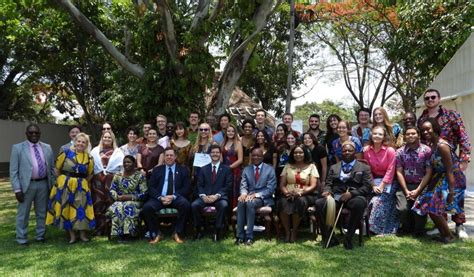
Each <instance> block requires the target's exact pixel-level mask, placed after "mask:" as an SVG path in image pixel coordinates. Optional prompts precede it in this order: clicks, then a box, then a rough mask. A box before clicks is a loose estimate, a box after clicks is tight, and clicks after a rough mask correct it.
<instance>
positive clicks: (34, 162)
mask: <svg viewBox="0 0 474 277" xmlns="http://www.w3.org/2000/svg"><path fill="white" fill-rule="evenodd" d="M40 136H41V131H40V128H39V127H38V125H36V124H33V123H32V124H30V125H28V127H26V138H27V140H26V141H24V142H21V143H18V144H15V145H13V147H12V153H11V157H10V182H11V184H12V187H13V191H14V192H15V197H16V199H17V201H18V213H17V216H16V241H17V242H18V244H20V245H28V219H29V217H30V210H31V205H32V204H33V203H34V208H35V214H36V241H38V242H44V235H45V232H46V226H45V220H46V208H47V205H48V194H49V189H50V188H51V186H52V184H53V182H54V179H55V173H54V158H53V151H52V150H51V146H50V145H49V144H46V143H43V142H40V141H39V140H40Z"/></svg>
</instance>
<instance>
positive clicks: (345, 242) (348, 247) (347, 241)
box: [344, 239, 354, 250]
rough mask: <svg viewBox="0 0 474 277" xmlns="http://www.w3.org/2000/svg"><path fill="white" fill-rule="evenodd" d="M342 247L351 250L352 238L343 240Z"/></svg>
mask: <svg viewBox="0 0 474 277" xmlns="http://www.w3.org/2000/svg"><path fill="white" fill-rule="evenodd" d="M344 248H345V249H346V250H352V249H353V248H354V246H353V245H352V240H347V239H346V240H345V241H344Z"/></svg>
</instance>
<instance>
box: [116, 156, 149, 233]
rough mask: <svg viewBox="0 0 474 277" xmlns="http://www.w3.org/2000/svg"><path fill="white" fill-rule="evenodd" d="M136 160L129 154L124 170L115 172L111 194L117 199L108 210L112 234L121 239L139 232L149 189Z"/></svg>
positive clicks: (124, 160)
mask: <svg viewBox="0 0 474 277" xmlns="http://www.w3.org/2000/svg"><path fill="white" fill-rule="evenodd" d="M136 166H137V163H136V160H135V158H134V157H133V156H131V155H127V156H125V157H124V158H123V169H124V170H123V172H122V173H118V174H115V176H114V178H113V181H112V186H111V188H110V195H111V197H112V199H113V200H114V201H115V202H114V203H113V204H112V205H111V206H110V207H109V208H108V210H107V216H108V217H110V218H111V219H112V229H111V235H112V236H118V237H119V239H120V240H122V239H127V238H128V237H129V236H132V237H134V236H136V235H137V233H138V231H137V230H138V228H137V226H138V214H139V213H140V208H141V207H142V206H143V200H144V197H145V192H146V191H147V186H146V178H145V176H143V175H142V174H141V172H140V171H138V170H136Z"/></svg>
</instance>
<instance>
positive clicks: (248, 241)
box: [245, 239, 253, 246]
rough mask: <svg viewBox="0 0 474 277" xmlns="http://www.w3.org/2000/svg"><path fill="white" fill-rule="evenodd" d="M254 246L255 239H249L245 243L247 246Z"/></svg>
mask: <svg viewBox="0 0 474 277" xmlns="http://www.w3.org/2000/svg"><path fill="white" fill-rule="evenodd" d="M252 244H253V239H248V240H247V241H246V242H245V245H247V246H250V245H252Z"/></svg>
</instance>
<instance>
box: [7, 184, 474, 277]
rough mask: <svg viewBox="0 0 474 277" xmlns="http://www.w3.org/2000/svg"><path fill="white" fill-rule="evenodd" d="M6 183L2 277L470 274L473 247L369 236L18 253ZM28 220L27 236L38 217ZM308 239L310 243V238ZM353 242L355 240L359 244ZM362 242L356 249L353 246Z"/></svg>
mask: <svg viewBox="0 0 474 277" xmlns="http://www.w3.org/2000/svg"><path fill="white" fill-rule="evenodd" d="M6 186H7V185H6V184H0V198H1V199H4V202H2V203H1V205H2V206H1V207H2V208H1V210H0V212H1V214H2V218H1V219H0V220H1V222H2V224H1V225H0V247H1V251H0V259H1V261H2V265H1V266H0V274H1V275H2V276H4V275H53V274H54V275H68V274H72V275H86V274H87V275H90V274H92V275H105V274H107V275H108V274H110V275H112V274H121V275H125V274H127V275H141V274H144V275H151V274H156V273H169V274H179V275H188V274H196V273H198V274H199V273H200V274H206V275H209V274H219V275H221V274H224V275H251V274H252V275H253V274H255V275H256V274H258V275H262V274H263V275H277V274H278V275H295V274H305V275H322V274H324V275H329V274H331V275H333V274H337V275H343V276H344V275H382V274H383V275H386V274H389V275H399V274H403V275H404V276H405V275H428V274H429V275H432V274H434V275H458V274H460V275H470V274H472V262H471V259H470V258H469V257H473V256H474V243H473V242H472V241H469V242H465V243H463V242H456V243H454V244H451V245H440V244H438V243H434V242H431V241H430V240H428V239H422V240H417V239H413V238H410V237H395V236H394V237H384V238H371V239H370V240H369V241H365V244H364V246H363V247H356V248H355V249H354V250H353V251H346V250H344V249H343V247H342V246H339V247H335V248H331V249H323V248H322V246H320V245H319V243H316V242H314V241H310V240H308V239H306V238H307V237H309V234H302V235H303V239H301V240H300V241H298V242H297V243H294V244H285V243H281V242H277V241H276V240H272V241H270V242H268V241H266V240H264V239H263V236H259V237H257V241H256V243H255V244H254V245H253V246H252V247H246V246H235V245H234V244H233V239H232V238H231V236H232V235H231V232H229V237H228V238H227V239H225V240H223V241H221V242H220V243H213V242H212V241H211V240H210V239H207V238H206V239H203V240H201V241H197V242H193V241H186V243H184V244H182V245H178V244H176V243H175V242H174V241H172V239H171V238H170V236H169V235H168V236H167V237H166V240H165V241H163V242H160V243H159V244H158V245H153V246H152V245H149V244H148V243H147V242H146V241H144V240H141V241H133V242H129V243H126V244H119V243H116V242H110V241H108V240H107V238H105V237H98V238H94V239H93V240H92V241H91V242H89V243H77V244H74V245H68V244H67V238H66V235H65V233H64V232H63V231H60V230H58V229H56V228H53V227H48V233H47V242H46V243H45V244H40V243H34V242H33V243H31V245H30V246H28V247H20V246H18V245H17V244H16V243H15V241H14V236H15V226H14V225H15V218H14V217H15V207H16V206H15V200H14V196H13V194H12V193H11V190H6V189H5V187H6ZM31 219H32V220H31V221H30V225H31V226H30V228H29V229H30V232H29V234H30V237H31V236H32V235H33V234H34V219H33V216H32V217H31ZM305 236H306V237H305ZM354 242H356V238H355V239H354ZM356 244H357V243H355V245H356Z"/></svg>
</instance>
